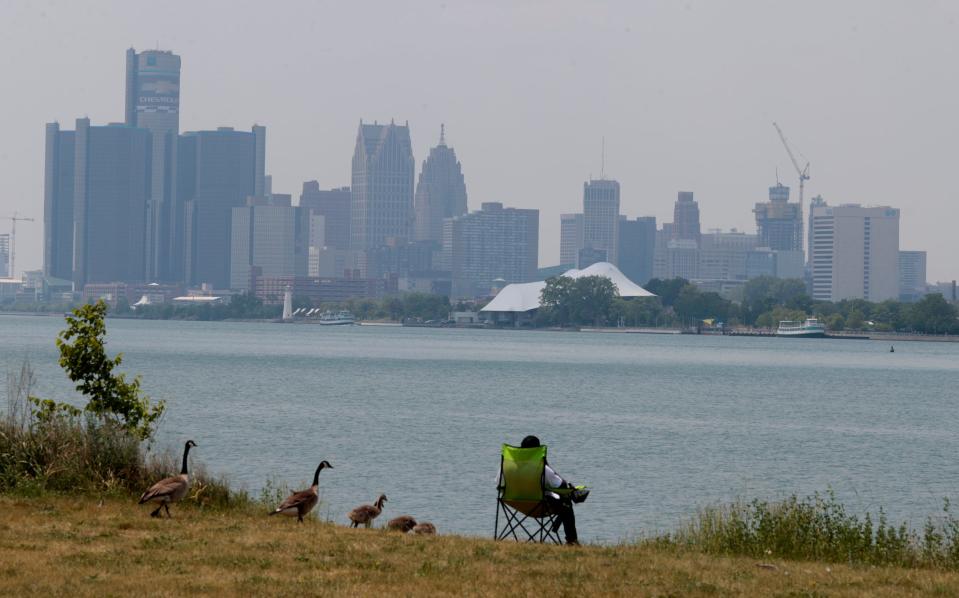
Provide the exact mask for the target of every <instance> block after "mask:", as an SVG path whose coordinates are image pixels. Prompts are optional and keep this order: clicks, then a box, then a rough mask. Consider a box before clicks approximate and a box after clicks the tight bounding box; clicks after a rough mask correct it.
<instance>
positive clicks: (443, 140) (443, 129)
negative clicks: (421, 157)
mask: <svg viewBox="0 0 959 598" xmlns="http://www.w3.org/2000/svg"><path fill="white" fill-rule="evenodd" d="M440 145H446V125H445V124H443V123H440Z"/></svg>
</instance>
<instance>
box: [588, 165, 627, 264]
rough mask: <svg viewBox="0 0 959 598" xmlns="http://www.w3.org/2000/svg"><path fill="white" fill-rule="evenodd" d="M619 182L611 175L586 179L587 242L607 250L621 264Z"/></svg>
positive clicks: (610, 256)
mask: <svg viewBox="0 0 959 598" xmlns="http://www.w3.org/2000/svg"><path fill="white" fill-rule="evenodd" d="M618 239H619V183H618V182H617V181H613V180H609V179H599V180H589V181H587V182H585V183H583V245H584V246H585V247H591V248H593V249H602V250H605V251H606V261H608V262H610V263H612V264H617V263H618V256H617V249H618V244H619V241H618Z"/></svg>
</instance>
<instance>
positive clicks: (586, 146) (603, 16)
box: [0, 0, 959, 281]
mask: <svg viewBox="0 0 959 598" xmlns="http://www.w3.org/2000/svg"><path fill="white" fill-rule="evenodd" d="M0 23H2V25H0V27H2V35H0V76H2V81H3V91H2V94H0V114H2V115H3V118H4V131H3V135H2V138H0V180H2V181H3V190H4V192H3V194H2V197H0V215H8V214H9V213H10V212H13V211H14V210H16V211H18V212H20V213H21V214H22V215H29V216H33V217H35V218H37V222H36V223H23V224H21V225H20V226H19V230H18V233H19V235H18V241H19V243H18V268H17V269H18V270H22V269H32V268H39V267H40V266H41V263H42V217H43V158H44V157H43V138H44V130H43V127H44V123H46V122H49V121H53V120H59V121H60V123H61V124H62V125H64V126H65V128H68V129H72V128H73V122H74V119H75V118H77V117H79V116H89V117H90V118H91V119H92V121H93V123H94V124H105V123H107V122H115V121H122V120H123V94H124V60H125V56H124V52H125V50H126V49H127V48H128V47H131V46H132V47H135V48H137V49H138V50H140V49H148V48H155V47H157V46H158V45H159V47H160V48H161V49H169V50H173V51H175V52H176V53H178V54H179V55H180V56H181V57H182V60H183V70H182V80H181V82H182V91H181V105H180V109H181V116H180V119H181V120H180V129H181V131H189V130H197V129H211V128H215V127H217V126H234V127H237V128H242V129H248V128H249V127H250V126H251V125H252V124H254V123H257V124H261V125H265V126H266V127H267V171H268V173H271V174H272V175H273V188H274V191H275V192H280V193H292V194H293V195H294V197H297V196H298V195H299V192H300V188H301V185H302V182H303V181H304V180H309V179H317V180H319V181H320V184H321V185H322V186H324V187H331V186H342V185H348V184H350V160H351V157H352V152H353V144H354V141H355V137H356V127H357V124H358V123H359V120H360V119H361V118H362V119H364V120H366V121H370V122H372V121H373V120H379V121H380V122H388V121H389V120H390V119H391V118H393V119H396V121H397V122H404V121H407V120H408V121H409V123H410V127H411V132H412V136H413V149H414V153H415V156H416V159H417V162H419V163H421V162H422V160H423V159H424V158H425V157H426V155H427V153H428V149H429V147H430V146H431V145H434V144H435V143H436V141H437V139H438V137H439V128H440V123H441V122H445V123H446V130H447V140H448V142H449V144H450V145H452V146H453V147H454V148H455V149H456V153H457V156H458V157H459V158H460V160H461V161H462V163H463V171H464V174H465V176H466V184H467V191H468V193H469V203H470V207H471V209H473V208H479V204H480V203H481V202H484V201H501V202H503V203H504V204H506V205H509V206H516V207H527V208H539V209H540V231H541V232H540V234H541V242H540V263H541V264H543V265H548V264H555V263H557V262H558V260H559V215H560V214H561V213H564V212H575V211H579V210H580V208H581V203H582V184H583V181H584V180H586V179H587V177H589V175H590V174H592V175H594V176H598V175H599V173H600V153H601V152H600V147H601V138H602V137H603V136H605V137H606V173H607V175H608V176H610V177H613V178H616V179H618V180H619V181H620V183H621V185H622V211H623V213H625V214H627V215H629V216H630V217H634V216H638V215H653V216H656V217H657V218H658V219H659V221H660V222H663V221H670V220H671V219H672V205H673V201H674V200H675V197H676V192H677V191H678V190H690V191H694V192H695V193H696V199H697V200H698V201H699V205H700V210H701V213H702V222H703V227H704V229H706V228H723V229H728V228H731V227H737V228H739V229H740V230H746V231H750V232H752V231H754V230H755V220H754V218H753V214H752V212H751V210H752V206H753V203H754V202H756V201H761V200H764V199H765V197H766V194H767V188H768V187H769V186H770V185H772V184H774V183H775V182H776V178H775V177H776V170H777V168H778V171H779V176H780V178H781V179H782V181H783V183H784V184H787V185H790V186H792V187H793V188H794V191H793V193H794V194H795V193H796V189H795V186H796V184H795V178H796V176H795V173H794V171H793V169H792V166H791V165H790V163H789V161H788V158H787V156H786V154H785V152H784V151H783V148H782V147H781V145H780V142H779V139H778V137H777V136H776V132H775V130H774V129H773V127H772V124H771V123H772V121H773V120H776V121H778V122H779V124H780V125H781V126H782V127H783V129H784V130H785V132H786V134H787V136H788V137H789V139H790V141H791V142H792V143H793V145H794V147H795V148H796V149H798V150H800V151H801V152H802V153H803V155H804V156H805V157H806V158H807V159H808V160H809V161H810V162H811V164H812V166H811V174H812V180H811V181H809V182H808V184H807V189H806V198H807V203H808V198H810V197H812V196H813V195H815V194H822V195H823V197H824V198H825V199H826V200H827V201H829V202H830V203H833V204H839V203H848V202H858V203H864V204H887V205H892V206H895V207H899V208H902V221H901V246H902V248H903V249H925V250H927V251H928V252H929V279H930V280H933V281H934V280H945V279H952V278H956V277H959V267H957V265H956V263H955V261H954V258H955V255H956V250H957V248H959V242H957V240H956V239H957V237H956V234H955V230H956V226H957V218H959V205H957V204H959V201H957V200H959V191H957V183H956V182H955V172H956V170H954V169H955V168H956V165H957V164H959V117H957V110H959V62H957V59H959V3H956V2H947V1H942V2H938V1H932V0H929V1H924V0H912V1H909V2H880V1H875V0H871V1H867V0H863V1H843V2H837V1H835V0H833V1H821V2H820V1H812V2H810V1H799V0H792V1H789V2H775V1H770V0H755V1H741V2H722V1H711V2H701V1H687V2H681V1H656V2H648V1H632V2H589V3H587V2H559V1H548V2H547V1H543V2H519V1H503V2H491V1H488V0H487V1H476V2H455V1H447V2H426V1H423V2H410V1H403V2H398V1H392V0H391V1H384V2H363V1H355V0H350V1H346V0H341V1H334V2H319V1H318V2H282V1H273V2H262V1H260V2H240V1H235V0H234V1H229V2H226V1H224V2H209V1H202V2H199V1H193V2H180V1H174V0H164V1H162V2H156V1H153V2H135V1H131V0H123V1H117V2H75V1H74V0H65V1H43V0H3V1H2V2H0ZM418 171H419V167H418V168H417V175H418V174H419V172H418ZM8 227H9V222H6V221H0V231H6V230H7V229H8Z"/></svg>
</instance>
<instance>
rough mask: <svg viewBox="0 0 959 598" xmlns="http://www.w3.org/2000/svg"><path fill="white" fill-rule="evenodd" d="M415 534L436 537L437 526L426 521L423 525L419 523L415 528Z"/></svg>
mask: <svg viewBox="0 0 959 598" xmlns="http://www.w3.org/2000/svg"><path fill="white" fill-rule="evenodd" d="M413 533H414V534H420V535H423V536H435V535H436V526H435V525H433V524H432V523H430V522H429V521H424V522H423V523H417V524H416V525H415V526H413Z"/></svg>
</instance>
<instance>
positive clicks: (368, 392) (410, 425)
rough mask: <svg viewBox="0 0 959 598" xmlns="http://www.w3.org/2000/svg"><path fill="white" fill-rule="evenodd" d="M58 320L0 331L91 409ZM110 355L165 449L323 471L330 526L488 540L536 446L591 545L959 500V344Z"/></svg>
mask: <svg viewBox="0 0 959 598" xmlns="http://www.w3.org/2000/svg"><path fill="white" fill-rule="evenodd" d="M62 327H63V321H62V319H60V318H50V317H30V316H0V372H4V371H10V370H13V369H16V368H18V367H19V364H20V363H21V362H22V360H23V359H24V358H25V357H28V358H29V359H30V361H31V363H32V364H33V366H34V369H35V370H36V372H37V374H38V378H39V387H38V388H37V389H36V394H38V395H40V396H43V397H50V398H56V399H59V400H65V399H70V398H71V397H73V394H72V391H71V387H70V384H69V381H68V380H66V378H65V376H64V375H63V373H62V371H60V369H59V367H58V366H57V364H56V357H57V353H56V348H55V346H54V343H53V339H54V338H55V336H56V334H57V332H58V331H59V330H60V329H61V328H62ZM108 330H109V333H108V339H109V350H110V351H111V352H116V351H122V352H123V353H124V355H125V359H126V361H125V363H124V367H125V368H126V369H127V371H130V372H135V373H140V374H142V376H143V386H144V388H145V390H146V391H147V392H148V393H149V394H150V395H151V396H152V397H153V398H156V399H164V400H166V402H167V406H168V414H167V416H166V417H165V419H164V422H163V425H162V428H161V430H160V440H161V444H164V445H169V446H175V447H176V450H177V451H179V450H180V446H182V443H183V442H184V441H185V440H186V439H187V438H193V439H195V440H196V441H197V443H198V444H199V448H198V449H197V450H196V451H195V453H194V454H195V457H196V459H197V460H200V461H202V462H203V463H204V464H206V465H207V466H208V467H209V468H210V469H212V470H213V471H216V472H220V473H224V474H227V475H228V476H229V477H230V479H231V480H233V481H234V482H235V483H236V484H238V485H242V486H245V487H246V488H248V489H250V490H252V491H257V490H258V489H259V488H260V487H261V486H262V485H263V484H264V482H265V481H266V480H267V479H268V478H276V479H277V480H278V481H280V482H287V483H290V484H292V485H295V486H297V487H299V486H302V485H304V484H306V483H308V480H309V478H310V477H311V475H312V472H313V469H314V468H315V467H316V464H317V463H318V462H319V461H320V460H322V459H327V460H329V461H330V462H332V463H333V465H334V466H335V469H333V470H332V471H327V472H324V473H323V476H322V478H321V481H320V484H321V488H322V491H323V498H324V501H325V506H324V507H323V512H322V514H323V515H324V516H328V517H330V518H331V519H333V520H334V521H337V522H340V523H344V522H345V521H346V519H345V515H344V514H345V513H346V512H347V511H348V510H349V509H350V508H352V507H353V506H356V505H357V504H360V503H362V502H370V501H372V500H373V499H374V498H375V497H376V495H377V494H379V493H380V492H385V493H386V494H387V495H388V496H389V498H390V502H389V503H387V506H386V511H385V514H384V517H387V516H389V517H392V516H395V515H399V514H407V513H408V514H412V515H414V516H416V517H420V518H423V519H427V520H432V521H433V522H434V523H436V525H437V527H438V528H439V529H440V530H441V531H448V532H459V533H466V534H477V535H480V534H481V535H487V534H491V533H492V526H493V515H494V511H495V489H494V488H493V486H494V485H495V480H494V478H495V474H496V468H497V466H498V459H499V445H500V444H501V443H503V442H513V443H518V442H519V440H520V439H521V438H522V437H523V436H524V435H526V434H529V433H534V434H537V435H538V436H539V437H540V438H542V439H543V441H544V442H545V443H547V444H548V445H549V446H550V462H551V463H552V464H553V465H554V466H555V467H556V469H557V470H558V471H559V472H560V473H561V474H562V475H564V476H565V477H567V478H569V479H571V480H573V481H576V482H584V483H587V484H589V485H590V486H591V487H592V488H593V493H592V495H591V496H590V499H589V501H588V502H587V503H585V504H584V505H582V506H581V507H580V508H578V509H577V518H578V522H579V527H580V535H581V537H582V538H583V539H584V540H588V541H603V542H615V541H618V540H623V539H628V538H631V537H634V536H636V535H639V534H648V533H652V532H655V531H661V530H668V529H671V528H673V527H675V526H676V525H677V524H678V523H679V522H680V521H681V520H682V519H683V518H684V517H688V516H690V515H691V514H693V513H695V511H696V508H697V507H700V506H704V505H708V504H713V503H716V502H719V501H728V500H731V499H734V498H736V497H748V498H753V497H764V498H778V497H782V496H785V495H788V494H791V493H793V492H798V493H800V494H806V493H811V492H813V491H816V490H823V489H826V488H828V487H832V488H833V489H834V490H835V491H836V493H837V494H838V496H839V497H840V499H842V500H843V501H845V502H846V503H847V505H848V506H849V507H850V508H852V509H853V510H858V511H862V510H866V509H870V510H873V511H876V510H877V509H878V508H879V507H880V506H882V507H884V508H885V509H886V511H887V513H888V514H889V515H890V516H891V518H892V519H893V520H896V521H902V520H907V521H910V522H911V523H912V524H913V525H916V526H918V525H919V524H921V523H922V520H923V519H924V518H925V517H926V516H927V515H930V514H935V513H937V512H938V511H939V509H940V508H941V502H942V499H943V498H944V497H951V498H953V499H955V498H957V496H959V492H957V484H959V432H957V426H956V415H957V386H959V344H954V343H918V342H902V343H900V344H898V345H897V346H896V352H895V353H889V345H888V344H887V343H878V342H869V341H828V340H814V339H808V340H800V339H762V338H732V337H691V336H653V335H639V334H587V333H583V334H575V333H554V332H516V331H472V330H430V329H422V328H389V327H366V326H362V327H361V326H356V327H349V328H332V329H331V328H327V327H322V328H321V327H319V326H310V325H292V326H291V325H279V324H260V323H197V322H150V321H136V320H110V321H109V322H108Z"/></svg>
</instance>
